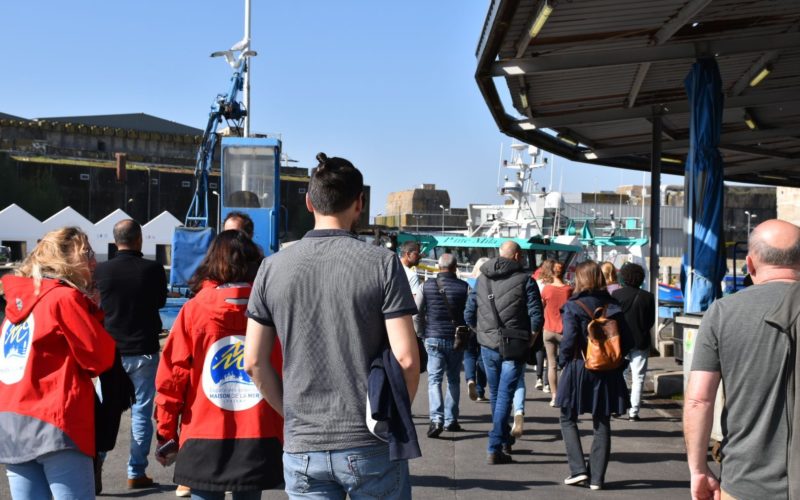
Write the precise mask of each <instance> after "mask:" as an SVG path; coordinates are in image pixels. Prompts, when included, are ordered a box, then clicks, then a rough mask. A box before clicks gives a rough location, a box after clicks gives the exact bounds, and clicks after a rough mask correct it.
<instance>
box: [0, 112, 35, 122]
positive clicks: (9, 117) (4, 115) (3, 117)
mask: <svg viewBox="0 0 800 500" xmlns="http://www.w3.org/2000/svg"><path fill="white" fill-rule="evenodd" d="M0 120H21V121H29V120H28V119H27V118H22V117H21V116H14V115H9V114H7V113H0Z"/></svg>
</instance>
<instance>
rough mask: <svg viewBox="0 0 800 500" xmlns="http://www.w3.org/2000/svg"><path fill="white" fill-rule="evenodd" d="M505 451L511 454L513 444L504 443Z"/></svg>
mask: <svg viewBox="0 0 800 500" xmlns="http://www.w3.org/2000/svg"><path fill="white" fill-rule="evenodd" d="M503 453H505V454H506V455H511V453H512V451H511V445H510V444H504V445H503Z"/></svg>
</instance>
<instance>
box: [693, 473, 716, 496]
mask: <svg viewBox="0 0 800 500" xmlns="http://www.w3.org/2000/svg"><path fill="white" fill-rule="evenodd" d="M691 491H692V500H720V498H721V491H720V487H719V481H717V478H716V477H715V476H714V474H712V473H711V471H706V472H705V473H704V474H692V490H691Z"/></svg>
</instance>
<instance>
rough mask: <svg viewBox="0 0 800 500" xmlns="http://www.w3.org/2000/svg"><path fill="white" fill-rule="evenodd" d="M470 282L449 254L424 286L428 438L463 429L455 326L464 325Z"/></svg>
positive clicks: (422, 309)
mask: <svg viewBox="0 0 800 500" xmlns="http://www.w3.org/2000/svg"><path fill="white" fill-rule="evenodd" d="M468 292H469V285H467V283H466V282H464V281H462V280H460V279H458V276H456V259H455V257H454V256H453V255H451V254H449V253H446V254H443V255H442V256H441V257H439V274H438V275H437V277H436V279H432V280H430V279H429V280H428V281H426V282H425V285H424V286H423V288H422V304H421V307H420V313H419V315H420V318H422V321H421V322H420V323H421V324H422V325H424V332H425V335H424V337H425V350H426V351H427V353H428V403H429V407H430V412H431V424H430V428H429V429H428V437H430V438H435V437H438V436H439V435H440V434H441V433H442V431H443V430H446V431H449V432H456V431H460V430H461V426H460V425H459V424H458V402H459V395H460V394H461V382H460V374H461V362H462V360H463V356H464V351H463V350H456V349H455V348H454V345H453V343H454V341H455V333H456V326H461V325H463V324H464V306H465V305H466V302H467V293H468ZM445 374H446V375H447V397H446V399H445V402H444V405H443V404H442V379H443V378H444V376H445Z"/></svg>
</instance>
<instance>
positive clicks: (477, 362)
mask: <svg viewBox="0 0 800 500" xmlns="http://www.w3.org/2000/svg"><path fill="white" fill-rule="evenodd" d="M464 380H466V381H467V382H469V381H470V380H474V381H475V389H476V390H477V391H478V396H480V397H483V396H484V394H485V392H486V370H484V369H483V358H481V351H480V348H476V349H475V350H473V349H470V348H469V347H468V348H467V349H466V350H465V351H464Z"/></svg>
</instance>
